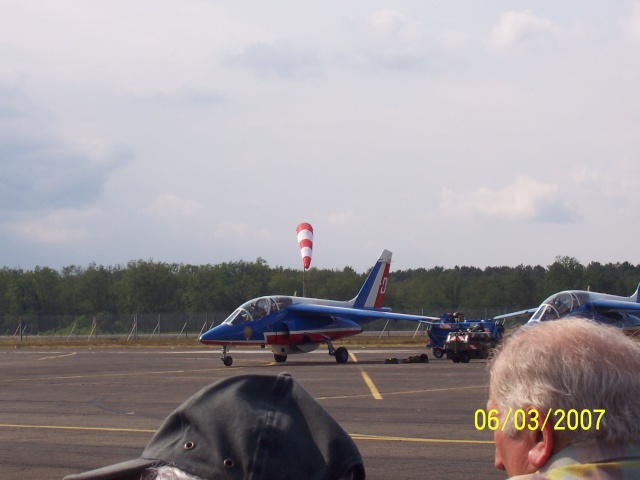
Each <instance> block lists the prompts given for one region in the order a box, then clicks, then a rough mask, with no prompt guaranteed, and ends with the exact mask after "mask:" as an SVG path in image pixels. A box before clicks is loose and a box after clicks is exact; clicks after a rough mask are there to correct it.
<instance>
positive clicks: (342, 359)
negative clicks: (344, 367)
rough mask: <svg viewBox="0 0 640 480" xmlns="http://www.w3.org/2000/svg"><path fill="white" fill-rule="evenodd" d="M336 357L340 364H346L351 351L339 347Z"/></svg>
mask: <svg viewBox="0 0 640 480" xmlns="http://www.w3.org/2000/svg"><path fill="white" fill-rule="evenodd" d="M334 355H335V357H336V362H338V363H346V362H347V360H349V351H348V350H347V349H346V348H344V347H338V348H337V349H336V351H335V353H334Z"/></svg>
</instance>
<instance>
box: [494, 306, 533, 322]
mask: <svg viewBox="0 0 640 480" xmlns="http://www.w3.org/2000/svg"><path fill="white" fill-rule="evenodd" d="M536 310H538V307H535V308H529V309H527V310H519V311H517V312H511V313H505V314H504V315H497V316H495V317H493V319H494V320H505V319H507V318H515V317H524V316H527V315H528V316H531V315H533V314H534V313H536Z"/></svg>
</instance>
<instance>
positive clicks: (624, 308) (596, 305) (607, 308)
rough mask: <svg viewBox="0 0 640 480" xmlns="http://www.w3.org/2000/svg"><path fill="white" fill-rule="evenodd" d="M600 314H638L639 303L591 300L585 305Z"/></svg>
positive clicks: (639, 310)
mask: <svg viewBox="0 0 640 480" xmlns="http://www.w3.org/2000/svg"><path fill="white" fill-rule="evenodd" d="M587 305H590V306H591V307H592V308H593V309H594V310H596V311H598V312H600V313H609V312H620V313H640V303H636V302H623V301H620V300H592V301H590V302H588V303H587Z"/></svg>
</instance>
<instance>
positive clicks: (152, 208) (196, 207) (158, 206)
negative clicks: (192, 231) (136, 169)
mask: <svg viewBox="0 0 640 480" xmlns="http://www.w3.org/2000/svg"><path fill="white" fill-rule="evenodd" d="M204 211H205V208H204V206H203V205H201V204H200V203H198V202H195V201H193V200H189V199H186V198H180V197H178V196H177V195H173V194H166V195H161V196H159V197H158V198H156V199H155V200H154V201H153V202H152V203H151V204H150V205H149V206H147V207H146V208H144V209H143V213H148V214H150V215H153V216H154V217H157V218H161V219H165V220H172V219H179V218H183V217H192V218H196V217H198V216H200V215H202V214H203V213H204Z"/></svg>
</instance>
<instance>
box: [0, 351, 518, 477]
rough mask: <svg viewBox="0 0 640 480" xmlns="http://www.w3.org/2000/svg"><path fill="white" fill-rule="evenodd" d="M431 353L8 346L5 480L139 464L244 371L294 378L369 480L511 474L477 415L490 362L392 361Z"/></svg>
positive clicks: (1, 432)
mask: <svg viewBox="0 0 640 480" xmlns="http://www.w3.org/2000/svg"><path fill="white" fill-rule="evenodd" d="M424 352H425V350H424V349H410V348H405V349H384V350H380V349H375V350H374V349H355V348H353V349H351V350H350V353H351V358H350V360H349V362H348V363H346V364H341V365H339V364H337V363H336V362H335V361H334V359H333V358H332V357H329V356H328V355H327V353H326V350H318V351H316V352H313V353H310V354H306V355H297V356H290V357H289V359H288V360H287V362H286V363H284V364H276V363H274V362H273V356H272V355H271V353H270V352H269V351H265V350H233V351H232V352H231V353H232V355H233V358H234V364H233V366H232V367H225V366H223V365H222V362H221V361H220V359H219V351H218V350H217V349H210V350H201V349H198V350H195V349H194V350H178V349H175V350H171V349H158V348H132V349H108V348H105V349H100V348H97V349H89V348H87V349H41V350H38V349H27V348H24V349H17V350H0V370H1V371H2V375H1V376H0V452H2V454H1V456H0V472H2V474H1V477H2V478H3V479H25V478H33V479H43V480H46V479H58V480H59V479H61V478H62V477H63V476H65V475H68V474H71V473H78V472H82V471H85V470H89V469H93V468H98V467H101V466H105V465H108V464H112V463H116V462H120V461H124V460H129V459H132V458H136V457H138V455H139V454H140V453H141V452H142V449H143V448H144V447H145V445H146V444H147V442H148V441H149V439H150V438H151V436H152V435H153V432H154V431H155V430H156V429H157V428H158V427H159V426H160V424H161V423H162V420H163V419H164V418H165V417H166V416H167V415H168V414H169V413H171V412H172V411H173V410H174V409H175V408H176V407H177V406H178V405H179V404H181V403H182V402H183V401H184V400H186V399H187V398H188V397H189V396H191V395H192V394H193V393H195V392H196V391H198V390H200V389H201V388H203V387H204V386H206V385H208V384H209V383H212V382H214V381H216V380H219V379H221V378H225V377H228V376H232V375H239V374H243V373H258V374H265V375H268V374H277V373H279V372H289V373H290V374H291V375H292V376H293V377H294V378H296V379H297V380H298V381H299V382H300V383H301V384H302V385H303V386H304V387H305V388H306V389H307V390H308V391H309V392H310V393H311V394H312V395H313V396H314V397H315V398H316V399H317V400H318V401H319V402H320V404H321V405H322V406H323V407H325V408H326V409H327V410H328V411H329V412H330V413H331V415H332V416H333V417H334V418H335V419H336V420H337V421H338V422H339V423H340V424H341V425H342V427H343V428H344V429H345V430H346V431H347V432H348V433H349V434H350V435H351V436H352V437H353V438H354V440H355V442H356V444H357V446H358V448H359V449H360V452H361V454H362V456H363V458H364V462H365V468H366V471H367V478H368V479H389V478H392V479H394V480H400V479H417V478H420V479H423V478H445V479H449V478H451V479H453V478H477V479H502V478H506V475H505V474H504V473H503V472H499V471H497V470H495V468H494V466H493V452H494V446H493V436H492V433H491V432H490V431H487V430H484V431H478V430H477V429H476V427H475V423H474V413H475V411H476V410H477V409H483V408H485V405H486V398H487V379H488V375H487V372H486V362H485V361H482V360H472V361H471V363H468V364H454V363H453V362H451V361H450V360H444V359H440V360H437V359H434V358H432V357H431V356H430V358H429V363H410V364H402V363H401V364H385V363H384V359H385V358H388V357H397V358H399V359H403V358H407V357H409V356H411V355H419V354H420V353H424Z"/></svg>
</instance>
